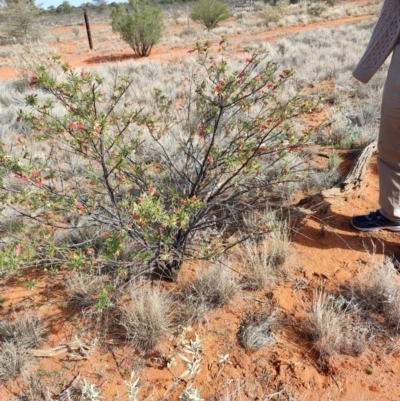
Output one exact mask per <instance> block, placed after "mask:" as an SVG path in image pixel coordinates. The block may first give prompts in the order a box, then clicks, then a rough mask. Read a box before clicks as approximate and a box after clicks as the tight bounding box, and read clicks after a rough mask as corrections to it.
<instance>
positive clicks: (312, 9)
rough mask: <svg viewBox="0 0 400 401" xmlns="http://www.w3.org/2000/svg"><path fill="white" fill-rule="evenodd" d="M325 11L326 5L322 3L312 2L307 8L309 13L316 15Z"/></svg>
mask: <svg viewBox="0 0 400 401" xmlns="http://www.w3.org/2000/svg"><path fill="white" fill-rule="evenodd" d="M324 11H326V7H325V6H324V5H323V4H321V3H316V4H312V5H310V6H309V7H308V8H307V13H308V14H310V15H312V16H314V17H319V16H320V15H321V14H322V13H323V12H324Z"/></svg>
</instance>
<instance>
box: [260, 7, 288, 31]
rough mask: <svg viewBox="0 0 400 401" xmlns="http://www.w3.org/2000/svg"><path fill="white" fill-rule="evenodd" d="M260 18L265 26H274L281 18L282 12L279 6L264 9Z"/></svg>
mask: <svg viewBox="0 0 400 401" xmlns="http://www.w3.org/2000/svg"><path fill="white" fill-rule="evenodd" d="M260 16H261V18H262V20H263V22H264V24H265V25H266V26H268V25H269V24H271V23H272V24H276V23H277V22H278V21H279V20H280V19H281V18H282V16H283V10H282V7H280V6H270V5H267V6H265V7H264V9H263V10H262V12H261V13H260Z"/></svg>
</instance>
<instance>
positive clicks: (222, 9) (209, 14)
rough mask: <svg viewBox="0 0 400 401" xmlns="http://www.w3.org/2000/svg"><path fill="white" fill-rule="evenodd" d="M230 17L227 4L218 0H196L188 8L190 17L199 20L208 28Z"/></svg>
mask: <svg viewBox="0 0 400 401" xmlns="http://www.w3.org/2000/svg"><path fill="white" fill-rule="evenodd" d="M230 17H231V11H230V9H229V6H227V5H226V4H224V3H221V2H220V1H218V0H197V1H196V3H195V4H194V6H193V7H192V9H191V10H190V18H191V19H192V20H193V21H197V22H201V23H202V24H203V25H204V26H205V27H206V28H207V29H208V30H211V29H214V28H216V27H217V26H218V24H219V23H220V22H222V21H225V20H227V19H228V18H230Z"/></svg>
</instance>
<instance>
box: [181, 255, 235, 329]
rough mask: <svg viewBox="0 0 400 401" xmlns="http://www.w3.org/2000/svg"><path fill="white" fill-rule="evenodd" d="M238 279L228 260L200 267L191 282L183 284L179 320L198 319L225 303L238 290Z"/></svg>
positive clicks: (186, 321) (184, 322)
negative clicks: (196, 275) (195, 277)
mask: <svg viewBox="0 0 400 401" xmlns="http://www.w3.org/2000/svg"><path fill="white" fill-rule="evenodd" d="M240 288H241V287H240V284H239V280H238V278H237V277H236V275H235V274H234V273H233V272H232V270H231V269H230V264H229V262H225V263H218V264H215V265H210V266H208V268H207V267H206V266H204V268H202V269H200V273H199V275H198V277H197V279H195V280H194V281H193V282H191V283H188V284H185V285H183V287H182V289H181V291H180V294H179V298H181V299H182V301H183V304H182V307H181V308H180V311H179V318H178V319H179V321H180V322H181V323H183V324H187V323H188V322H192V321H200V320H201V319H202V318H203V316H204V314H205V313H206V312H207V311H209V310H212V309H216V308H220V307H222V306H224V305H226V304H227V303H228V302H229V301H230V300H231V299H232V298H233V297H234V296H235V295H236V294H237V293H238V291H239V290H240Z"/></svg>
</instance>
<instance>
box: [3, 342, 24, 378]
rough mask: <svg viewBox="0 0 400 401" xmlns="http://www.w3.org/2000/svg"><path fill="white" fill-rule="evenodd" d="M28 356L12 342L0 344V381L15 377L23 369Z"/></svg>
mask: <svg viewBox="0 0 400 401" xmlns="http://www.w3.org/2000/svg"><path fill="white" fill-rule="evenodd" d="M25 363H26V356H25V355H24V354H23V353H22V352H21V351H20V350H18V348H17V347H16V346H15V345H14V344H13V343H10V342H4V343H2V344H0V383H1V382H8V381H10V380H13V379H15V378H16V377H17V376H18V375H20V374H21V373H22V371H23V368H24V365H25Z"/></svg>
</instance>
